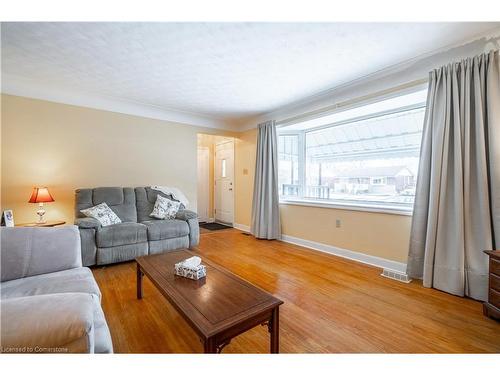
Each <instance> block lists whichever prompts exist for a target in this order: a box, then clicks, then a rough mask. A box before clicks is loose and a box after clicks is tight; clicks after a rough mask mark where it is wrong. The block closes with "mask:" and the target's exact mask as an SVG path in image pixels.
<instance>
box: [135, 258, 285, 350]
mask: <svg viewBox="0 0 500 375" xmlns="http://www.w3.org/2000/svg"><path fill="white" fill-rule="evenodd" d="M194 255H196V256H200V254H198V253H194V252H192V251H189V250H177V251H172V252H169V253H165V254H157V255H146V256H142V257H139V258H136V259H135V260H136V262H137V298H138V299H142V298H143V288H142V278H143V275H146V276H147V277H148V278H149V279H150V280H151V282H152V283H153V284H154V285H155V286H156V288H157V289H158V290H159V291H160V293H161V294H162V295H163V296H164V297H165V298H166V299H167V300H168V301H169V302H170V303H171V304H172V306H173V307H174V308H175V309H176V310H177V311H178V312H179V313H180V314H181V315H182V316H183V317H184V319H185V320H186V321H187V323H188V324H189V325H190V326H191V327H192V328H193V329H194V331H195V332H196V333H197V335H198V336H199V337H200V339H201V341H202V342H203V347H204V351H205V353H220V352H221V351H222V349H223V348H224V347H225V346H226V345H228V344H229V343H230V342H231V339H232V338H234V337H236V336H238V335H239V334H241V333H243V332H245V331H248V330H249V329H251V328H253V327H255V326H258V325H259V324H260V325H267V327H268V331H269V333H270V352H271V353H278V352H279V306H280V305H281V304H282V303H283V301H281V300H279V299H278V298H275V297H273V296H272V295H271V294H269V293H268V292H266V291H264V290H262V289H260V288H258V287H256V286H255V285H252V284H250V283H249V282H247V281H245V280H243V279H242V278H240V277H238V276H236V275H235V274H233V273H231V272H230V271H228V270H226V269H225V268H223V267H221V266H219V265H217V264H216V263H213V262H211V261H209V260H207V259H204V258H203V257H201V258H202V263H203V264H204V265H205V266H206V270H207V276H206V277H205V278H203V279H200V280H190V279H187V278H184V277H181V276H177V275H175V273H174V264H175V263H178V262H180V261H181V260H183V259H186V258H189V257H192V256H194Z"/></svg>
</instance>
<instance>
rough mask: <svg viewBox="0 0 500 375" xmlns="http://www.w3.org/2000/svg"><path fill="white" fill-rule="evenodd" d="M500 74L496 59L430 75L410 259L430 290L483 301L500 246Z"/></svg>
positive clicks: (485, 56)
mask: <svg viewBox="0 0 500 375" xmlns="http://www.w3.org/2000/svg"><path fill="white" fill-rule="evenodd" d="M499 71H500V60H499V54H498V51H495V52H490V53H489V54H482V55H479V56H476V57H474V58H469V59H466V60H463V61H461V62H459V63H454V64H450V65H447V66H444V67H442V68H439V69H437V70H435V71H433V72H431V73H430V82H429V92H428V97H427V110H426V115H425V124H424V131H423V137H422V148H421V156H420V165H419V172H418V173H419V174H418V182H417V191H416V196H415V206H414V211H413V221H412V228H411V237H410V249H409V256H408V271H407V272H408V274H409V275H410V276H411V277H414V278H422V279H423V284H424V286H426V287H433V288H436V289H439V290H443V291H445V292H448V293H452V294H456V295H459V296H469V297H471V298H474V299H478V300H486V299H487V288H488V276H487V274H488V263H487V262H488V259H487V256H486V255H485V254H484V253H483V250H488V249H492V248H493V247H494V246H495V245H499V242H500V73H499ZM495 241H496V243H495Z"/></svg>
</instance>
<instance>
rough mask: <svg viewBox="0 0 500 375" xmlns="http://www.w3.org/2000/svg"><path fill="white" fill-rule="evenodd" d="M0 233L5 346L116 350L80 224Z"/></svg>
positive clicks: (22, 349) (42, 349)
mask: <svg viewBox="0 0 500 375" xmlns="http://www.w3.org/2000/svg"><path fill="white" fill-rule="evenodd" d="M0 235H1V246H2V249H1V256H2V262H1V286H0V288H1V289H0V290H1V300H0V301H1V303H0V304H1V346H2V350H3V352H6V353H9V352H10V353H17V352H22V353H48V352H50V353H68V352H69V353H112V352H113V345H112V341H111V336H110V333H109V329H108V325H107V323H106V319H105V318H104V313H103V311H102V309H101V292H100V291H99V287H98V286H97V283H96V282H95V280H94V277H93V276H92V272H91V271H90V269H88V268H86V267H82V258H81V252H80V236H79V233H78V228H77V227H76V226H73V225H72V226H64V227H57V228H5V227H2V228H1V230H0Z"/></svg>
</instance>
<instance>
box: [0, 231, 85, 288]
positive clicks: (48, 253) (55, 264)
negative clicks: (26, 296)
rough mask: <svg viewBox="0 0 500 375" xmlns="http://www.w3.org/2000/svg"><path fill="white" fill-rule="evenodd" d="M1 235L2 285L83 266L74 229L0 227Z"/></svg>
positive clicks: (78, 234)
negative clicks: (14, 280) (11, 281)
mask: <svg viewBox="0 0 500 375" xmlns="http://www.w3.org/2000/svg"><path fill="white" fill-rule="evenodd" d="M0 233H1V236H0V237H1V246H0V248H1V259H2V261H1V262H0V264H1V280H2V281H8V280H13V279H19V278H21V277H27V276H34V275H39V274H44V273H49V272H57V271H62V270H66V269H68V268H77V267H81V266H82V255H81V246H80V233H79V232H78V228H77V227H76V226H62V227H55V228H37V227H15V228H7V227H2V228H0Z"/></svg>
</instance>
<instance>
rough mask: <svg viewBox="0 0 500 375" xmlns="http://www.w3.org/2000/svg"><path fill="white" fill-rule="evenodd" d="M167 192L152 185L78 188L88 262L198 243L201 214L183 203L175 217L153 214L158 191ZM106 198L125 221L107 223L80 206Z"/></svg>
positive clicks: (124, 258) (77, 205) (77, 204)
mask: <svg viewBox="0 0 500 375" xmlns="http://www.w3.org/2000/svg"><path fill="white" fill-rule="evenodd" d="M158 194H160V195H162V196H164V197H168V198H169V199H173V198H172V197H171V196H167V195H165V194H163V193H161V192H159V191H157V190H153V189H151V188H149V187H136V188H130V187H99V188H94V189H78V190H76V196H75V216H76V220H75V224H76V225H77V226H78V228H79V229H80V236H81V241H82V257H83V264H84V265H85V266H92V265H95V264H97V265H103V264H109V263H117V262H123V261H127V260H132V259H134V258H136V257H138V256H141V255H146V254H158V253H162V252H166V251H171V250H175V249H181V248H192V247H193V246H196V245H198V242H199V238H200V229H199V226H198V215H197V214H196V213H195V212H192V211H189V210H186V209H185V207H184V206H183V205H181V209H180V210H179V212H178V213H177V216H176V217H175V219H173V220H159V219H155V218H152V217H150V216H149V214H150V213H151V211H153V206H154V204H155V202H156V197H157V195H158ZM103 202H105V203H106V204H107V205H108V206H109V207H110V208H111V209H112V210H113V211H114V213H115V214H116V215H117V216H118V217H119V218H120V219H121V221H122V223H120V224H114V225H110V226H106V227H103V226H101V224H100V223H99V221H97V220H96V219H92V218H87V217H85V215H83V214H82V213H81V212H80V210H83V209H86V208H90V207H93V206H95V205H97V204H100V203H103Z"/></svg>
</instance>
